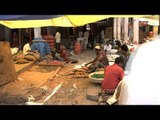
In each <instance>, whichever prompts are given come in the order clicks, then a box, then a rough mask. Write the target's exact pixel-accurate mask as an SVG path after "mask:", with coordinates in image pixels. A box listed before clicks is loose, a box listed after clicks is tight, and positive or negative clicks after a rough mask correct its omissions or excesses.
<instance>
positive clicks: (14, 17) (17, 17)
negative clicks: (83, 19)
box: [0, 15, 62, 20]
mask: <svg viewBox="0 0 160 120" xmlns="http://www.w3.org/2000/svg"><path fill="white" fill-rule="evenodd" d="M61 16H62V15H0V20H44V19H52V18H56V17H61Z"/></svg>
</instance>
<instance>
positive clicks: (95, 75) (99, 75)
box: [91, 74, 104, 78]
mask: <svg viewBox="0 0 160 120" xmlns="http://www.w3.org/2000/svg"><path fill="white" fill-rule="evenodd" d="M91 77H93V78H104V74H93V75H92V76H91Z"/></svg>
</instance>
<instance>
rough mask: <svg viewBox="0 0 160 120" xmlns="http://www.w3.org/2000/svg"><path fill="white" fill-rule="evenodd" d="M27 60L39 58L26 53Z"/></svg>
mask: <svg viewBox="0 0 160 120" xmlns="http://www.w3.org/2000/svg"><path fill="white" fill-rule="evenodd" d="M24 58H25V59H26V60H29V61H36V60H37V59H36V58H35V57H34V56H32V55H26V56H25V57H24Z"/></svg>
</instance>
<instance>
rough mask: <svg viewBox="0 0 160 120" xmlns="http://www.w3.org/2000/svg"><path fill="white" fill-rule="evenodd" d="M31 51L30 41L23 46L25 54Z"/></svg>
mask: <svg viewBox="0 0 160 120" xmlns="http://www.w3.org/2000/svg"><path fill="white" fill-rule="evenodd" d="M29 51H31V47H30V43H26V44H25V45H24V46H23V55H26V54H27V53H28V52H29Z"/></svg>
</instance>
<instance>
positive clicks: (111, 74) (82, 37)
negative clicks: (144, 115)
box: [23, 30, 157, 104]
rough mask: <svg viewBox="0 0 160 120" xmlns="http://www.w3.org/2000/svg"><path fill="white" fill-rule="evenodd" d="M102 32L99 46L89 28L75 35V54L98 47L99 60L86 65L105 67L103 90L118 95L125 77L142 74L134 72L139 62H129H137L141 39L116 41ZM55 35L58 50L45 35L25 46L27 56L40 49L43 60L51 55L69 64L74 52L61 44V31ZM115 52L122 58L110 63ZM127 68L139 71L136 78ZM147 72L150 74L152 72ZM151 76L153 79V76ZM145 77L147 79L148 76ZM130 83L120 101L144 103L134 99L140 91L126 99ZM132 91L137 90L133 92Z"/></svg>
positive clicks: (97, 56)
mask: <svg viewBox="0 0 160 120" xmlns="http://www.w3.org/2000/svg"><path fill="white" fill-rule="evenodd" d="M99 35H100V36H101V37H100V38H98V39H99V40H98V41H99V42H97V43H96V45H95V41H94V37H93V32H92V31H91V30H90V31H88V30H86V31H85V32H84V33H83V32H82V30H80V31H79V32H78V34H77V37H75V38H74V39H75V41H74V47H73V51H72V54H77V55H79V54H81V52H82V51H85V50H86V49H88V48H90V49H94V50H95V54H96V57H95V59H93V60H91V61H90V62H88V63H86V64H85V66H87V68H88V69H89V70H90V72H94V71H96V70H97V69H98V68H103V69H104V80H103V81H102V84H101V93H103V94H105V95H114V93H115V91H116V89H117V86H118V85H119V83H120V82H121V81H122V80H123V81H124V78H125V79H134V78H135V79H138V78H137V76H136V74H138V75H139V73H137V72H135V70H132V71H131V69H132V68H134V69H136V67H137V66H136V65H135V62H133V63H132V62H128V61H133V58H134V57H135V53H136V51H137V49H138V48H139V45H138V43H137V41H133V42H131V41H130V40H127V41H123V42H122V41H121V40H116V39H115V38H112V39H110V40H107V41H104V31H103V30H102V31H100V34H99ZM54 38H55V50H52V49H50V47H49V45H48V43H47V42H46V41H45V40H44V39H43V38H34V39H33V40H32V43H30V42H28V43H26V44H25V45H24V47H23V54H24V55H26V54H27V53H28V52H30V51H37V52H39V53H40V58H41V59H44V58H45V56H47V55H51V56H52V57H53V59H56V60H59V61H65V62H66V63H69V62H70V60H71V59H70V57H69V56H70V54H69V53H68V51H67V49H66V47H65V46H64V45H62V44H61V33H60V32H59V31H57V32H56V34H55V36H54ZM102 44H103V45H102ZM144 48H145V47H144ZM140 50H141V49H140ZM113 51H114V52H113ZM112 54H116V55H118V57H117V58H116V59H115V62H114V63H113V64H112V65H110V64H109V60H108V58H107V55H112ZM144 55H145V54H144ZM135 58H137V57H135ZM137 59H138V58H137ZM138 60H139V61H141V63H143V61H142V60H140V59H138ZM134 61H136V60H134ZM137 62H138V61H137ZM131 63H132V64H133V65H134V66H136V67H133V66H132V67H131ZM137 69H138V68H137ZM125 71H129V72H133V74H134V73H136V74H134V75H135V76H133V75H132V74H130V76H131V75H132V78H131V77H125ZM147 75H149V73H148V74H147ZM144 76H145V75H144ZM148 78H150V76H149V77H148ZM145 79H147V78H146V77H145ZM126 84H127V85H129V86H131V87H132V85H133V84H132V85H131V84H130V83H128V82H127V80H125V81H124V82H123V87H122V90H121V91H123V93H122V92H121V94H120V102H119V104H125V103H127V104H130V103H131V104H134V103H141V101H139V100H138V101H137V100H135V101H134V99H136V98H138V95H139V96H140V94H138V95H136V93H135V94H132V95H135V96H133V97H131V96H127V97H128V98H127V99H128V100H126V99H125V100H124V98H123V97H122V96H125V97H126V94H125V93H126V92H125V87H124V85H126ZM134 84H136V83H134ZM134 87H135V86H134ZM148 87H149V86H148ZM127 90H128V91H129V90H130V89H129V88H128V89H127ZM139 90H140V88H139ZM129 92H131V91H129ZM131 93H133V91H132V92H131ZM137 93H138V91H137ZM101 95H102V94H101ZM134 97H135V98H134ZM131 98H132V100H131ZM139 98H140V99H143V101H146V102H145V103H150V101H147V100H144V97H139ZM133 101H134V102H133ZM155 103H157V101H155Z"/></svg>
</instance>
